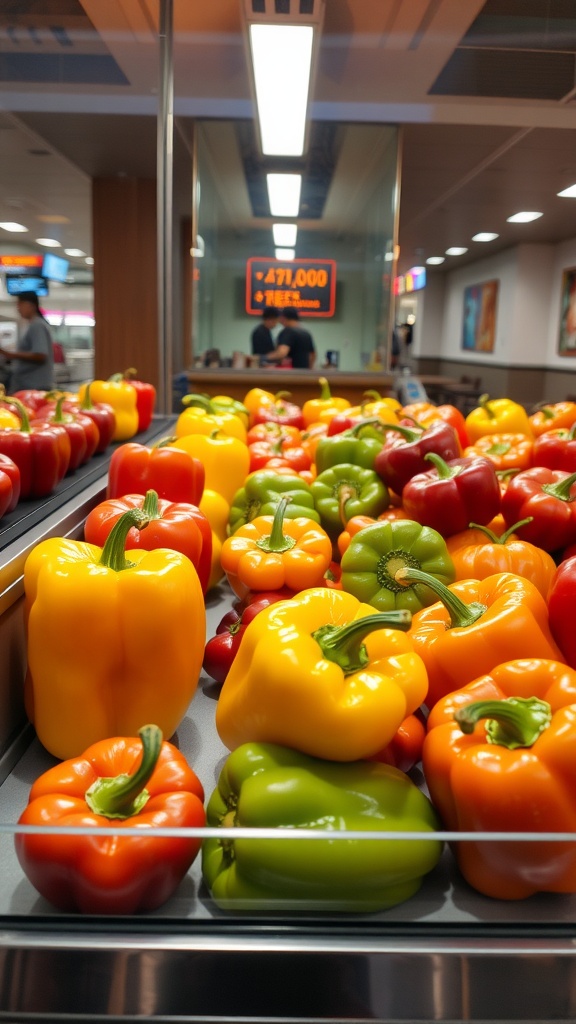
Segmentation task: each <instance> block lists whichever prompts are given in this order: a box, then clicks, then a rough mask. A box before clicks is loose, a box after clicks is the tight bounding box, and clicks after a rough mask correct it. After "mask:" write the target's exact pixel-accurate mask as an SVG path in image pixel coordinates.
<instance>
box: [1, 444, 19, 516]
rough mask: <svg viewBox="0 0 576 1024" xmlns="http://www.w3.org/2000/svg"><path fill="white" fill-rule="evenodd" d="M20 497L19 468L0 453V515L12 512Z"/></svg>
mask: <svg viewBox="0 0 576 1024" xmlns="http://www.w3.org/2000/svg"><path fill="white" fill-rule="evenodd" d="M19 498H20V470H19V469H18V466H17V465H16V463H15V462H14V461H13V460H12V459H10V458H8V456H7V455H0V516H3V515H5V513H6V512H13V511H14V509H15V508H16V505H17V504H18V499H19Z"/></svg>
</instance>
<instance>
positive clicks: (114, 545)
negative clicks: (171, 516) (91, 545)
mask: <svg viewBox="0 0 576 1024" xmlns="http://www.w3.org/2000/svg"><path fill="white" fill-rule="evenodd" d="M148 523H149V519H148V517H147V516H146V515H145V514H144V512H143V511H142V510H141V509H139V508H131V509H130V510H129V511H128V512H124V514H123V515H121V516H120V519H118V520H117V522H116V523H115V524H114V526H113V527H112V529H111V530H110V533H109V534H108V536H107V538H106V543H105V545H104V547H103V548H102V554H101V555H100V560H99V562H98V564H99V565H105V566H107V567H108V568H109V569H113V570H114V572H122V571H123V570H124V569H132V568H133V566H134V562H129V561H128V559H127V558H126V538H127V536H128V534H129V533H130V530H131V529H132V527H133V526H135V527H136V529H137V530H144V529H145V528H146V527H147V526H148Z"/></svg>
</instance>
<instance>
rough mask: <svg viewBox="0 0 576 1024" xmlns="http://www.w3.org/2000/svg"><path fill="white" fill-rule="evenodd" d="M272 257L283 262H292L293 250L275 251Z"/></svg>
mask: <svg viewBox="0 0 576 1024" xmlns="http://www.w3.org/2000/svg"><path fill="white" fill-rule="evenodd" d="M274 255H275V257H276V259H277V260H283V261H284V262H286V261H290V260H293V259H294V257H295V256H296V252H295V251H294V249H276V250H275V252H274Z"/></svg>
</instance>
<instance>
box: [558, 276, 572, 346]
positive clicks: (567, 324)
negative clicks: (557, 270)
mask: <svg viewBox="0 0 576 1024" xmlns="http://www.w3.org/2000/svg"><path fill="white" fill-rule="evenodd" d="M558 354H559V355H561V356H576V267H570V268H569V269H567V270H565V271H564V273H563V274H562V300H561V305H560V335H559V337H558Z"/></svg>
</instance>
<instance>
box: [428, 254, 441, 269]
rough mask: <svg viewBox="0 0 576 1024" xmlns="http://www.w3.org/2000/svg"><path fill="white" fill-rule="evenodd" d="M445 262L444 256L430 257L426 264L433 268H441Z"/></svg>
mask: <svg viewBox="0 0 576 1024" xmlns="http://www.w3.org/2000/svg"><path fill="white" fill-rule="evenodd" d="M444 262H445V257H444V256H429V257H428V259H427V260H426V263H429V264H430V266H431V267H436V266H440V264H441V263H444Z"/></svg>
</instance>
